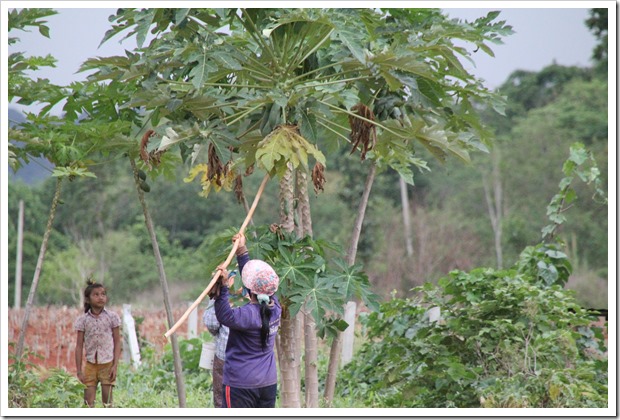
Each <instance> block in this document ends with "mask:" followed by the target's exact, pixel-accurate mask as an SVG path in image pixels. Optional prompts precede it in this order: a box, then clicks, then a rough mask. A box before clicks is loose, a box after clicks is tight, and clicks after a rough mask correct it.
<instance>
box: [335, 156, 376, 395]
mask: <svg viewBox="0 0 620 420" xmlns="http://www.w3.org/2000/svg"><path fill="white" fill-rule="evenodd" d="M376 169H377V168H376V165H375V163H374V162H371V163H370V168H369V170H368V175H367V176H366V183H365V184H364V191H363V193H362V197H361V199H360V203H359V206H358V208H357V216H356V217H355V222H354V224H353V233H352V234H351V242H350V243H349V249H348V251H347V264H348V265H349V266H351V265H353V264H355V257H356V256H357V245H358V243H359V239H360V235H361V233H362V223H363V222H364V216H365V214H366V208H367V207H368V197H370V190H371V188H372V183H373V181H374V180H375V174H376ZM353 327H355V325H353ZM341 352H342V333H338V334H337V335H336V337H334V340H333V341H332V345H331V348H330V352H329V365H328V367H327V378H326V379H325V403H326V404H327V405H328V406H331V404H332V401H333V400H334V391H335V389H336V376H337V374H338V364H339V362H340V353H341Z"/></svg>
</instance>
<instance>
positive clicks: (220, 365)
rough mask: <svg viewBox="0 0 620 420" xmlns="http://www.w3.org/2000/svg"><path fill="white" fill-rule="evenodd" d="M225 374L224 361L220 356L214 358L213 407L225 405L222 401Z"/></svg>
mask: <svg viewBox="0 0 620 420" xmlns="http://www.w3.org/2000/svg"><path fill="white" fill-rule="evenodd" d="M223 376H224V361H223V360H222V359H220V358H219V357H217V356H215V357H214V358H213V407H215V408H222V407H224V405H223V401H222V377H223Z"/></svg>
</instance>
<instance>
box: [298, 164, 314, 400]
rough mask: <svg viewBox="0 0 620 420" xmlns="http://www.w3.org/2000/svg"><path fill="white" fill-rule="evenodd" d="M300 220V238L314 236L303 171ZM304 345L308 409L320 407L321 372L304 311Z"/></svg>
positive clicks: (310, 319)
mask: <svg viewBox="0 0 620 420" xmlns="http://www.w3.org/2000/svg"><path fill="white" fill-rule="evenodd" d="M296 184H297V198H298V201H297V209H298V214H299V216H298V218H297V219H298V220H299V224H300V225H301V230H300V235H299V236H300V237H304V236H306V235H309V236H312V216H311V213H310V197H309V196H308V175H307V173H306V172H304V171H303V170H297V171H296ZM303 324H304V327H303V328H304V345H305V357H304V362H305V385H306V408H318V407H319V370H318V346H319V345H318V339H317V335H316V321H315V319H314V317H313V316H312V313H311V312H310V311H308V310H307V308H305V305H304V310H303Z"/></svg>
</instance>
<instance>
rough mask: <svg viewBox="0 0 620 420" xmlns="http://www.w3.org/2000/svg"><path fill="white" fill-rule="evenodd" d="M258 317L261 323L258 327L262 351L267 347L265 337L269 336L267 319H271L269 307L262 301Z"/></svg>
mask: <svg viewBox="0 0 620 420" xmlns="http://www.w3.org/2000/svg"><path fill="white" fill-rule="evenodd" d="M260 319H261V321H262V325H261V327H260V341H261V346H262V347H263V351H265V348H266V347H267V338H269V321H270V320H271V308H270V307H269V306H268V305H267V304H266V303H264V302H261V303H260Z"/></svg>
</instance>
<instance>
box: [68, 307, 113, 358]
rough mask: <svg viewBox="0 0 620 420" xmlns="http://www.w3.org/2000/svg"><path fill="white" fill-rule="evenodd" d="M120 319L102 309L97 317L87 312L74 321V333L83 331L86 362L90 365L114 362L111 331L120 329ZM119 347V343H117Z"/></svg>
mask: <svg viewBox="0 0 620 420" xmlns="http://www.w3.org/2000/svg"><path fill="white" fill-rule="evenodd" d="M120 325H121V319H120V318H119V316H118V315H117V314H116V313H114V312H110V311H107V310H105V309H103V311H101V313H100V314H99V315H98V316H97V315H94V314H93V313H91V311H88V312H86V313H84V314H82V315H80V316H79V317H78V319H77V320H76V321H75V324H74V329H75V331H84V347H85V348H86V360H87V361H89V362H90V363H98V364H103V363H108V362H111V361H113V360H114V337H113V335H112V330H113V329H114V328H117V327H120ZM119 345H120V343H119Z"/></svg>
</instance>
